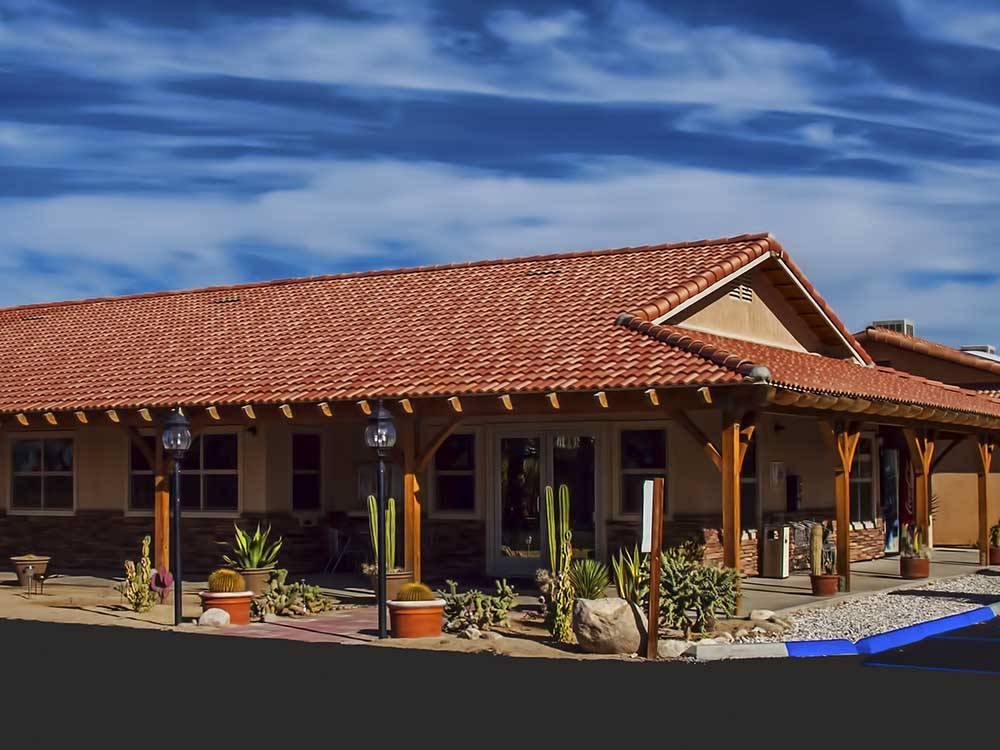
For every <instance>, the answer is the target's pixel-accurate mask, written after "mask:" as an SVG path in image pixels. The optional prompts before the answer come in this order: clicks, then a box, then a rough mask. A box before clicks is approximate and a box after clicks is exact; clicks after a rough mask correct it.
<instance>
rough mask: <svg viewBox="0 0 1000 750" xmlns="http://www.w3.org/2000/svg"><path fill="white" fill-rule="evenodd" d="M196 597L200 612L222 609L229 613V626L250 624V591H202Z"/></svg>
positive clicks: (251, 597) (251, 594)
mask: <svg viewBox="0 0 1000 750" xmlns="http://www.w3.org/2000/svg"><path fill="white" fill-rule="evenodd" d="M198 595H199V596H200V597H201V611H202V612H204V611H205V610H206V609H223V610H225V611H226V612H228V613H229V624H230V625H248V624H250V602H251V600H252V599H253V592H252V591H234V592H225V593H214V592H212V591H202V592H200V593H199V594H198Z"/></svg>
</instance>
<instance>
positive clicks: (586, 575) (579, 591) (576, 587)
mask: <svg viewBox="0 0 1000 750" xmlns="http://www.w3.org/2000/svg"><path fill="white" fill-rule="evenodd" d="M569 580H570V583H572V584H573V593H574V594H576V598H577V599H600V598H602V597H603V596H604V589H605V588H607V585H608V583H610V581H611V576H610V575H609V574H608V566H607V565H605V564H604V563H602V562H601V561H600V560H592V559H586V560H574V561H573V564H572V565H571V566H570V569H569Z"/></svg>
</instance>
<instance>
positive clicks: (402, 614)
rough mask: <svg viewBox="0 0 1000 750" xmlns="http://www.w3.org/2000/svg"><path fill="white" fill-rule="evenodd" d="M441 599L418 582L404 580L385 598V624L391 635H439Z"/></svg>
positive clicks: (395, 636)
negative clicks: (386, 621) (387, 619)
mask: <svg viewBox="0 0 1000 750" xmlns="http://www.w3.org/2000/svg"><path fill="white" fill-rule="evenodd" d="M444 605H445V601H444V599H439V598H437V596H435V595H434V592H433V591H431V590H430V588H429V587H428V586H425V585H424V584H422V583H407V584H404V585H403V586H401V587H400V589H399V591H398V592H397V593H396V596H395V597H394V598H393V599H390V600H389V627H390V629H391V632H392V637H393V638H433V637H434V636H437V635H441V626H442V624H443V622H444Z"/></svg>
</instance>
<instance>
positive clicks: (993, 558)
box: [990, 547, 1000, 565]
mask: <svg viewBox="0 0 1000 750" xmlns="http://www.w3.org/2000/svg"><path fill="white" fill-rule="evenodd" d="M990 565H1000V547H990Z"/></svg>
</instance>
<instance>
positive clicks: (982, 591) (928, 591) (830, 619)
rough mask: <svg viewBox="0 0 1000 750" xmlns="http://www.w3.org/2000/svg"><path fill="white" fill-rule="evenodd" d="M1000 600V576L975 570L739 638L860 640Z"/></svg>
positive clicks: (807, 612) (797, 616)
mask: <svg viewBox="0 0 1000 750" xmlns="http://www.w3.org/2000/svg"><path fill="white" fill-rule="evenodd" d="M996 601H1000V575H997V574H993V573H988V572H986V573H974V574H971V575H967V576H961V577H959V578H951V579H944V580H938V581H932V582H930V583H926V584H923V585H921V586H913V587H907V588H904V589H894V590H891V591H881V592H878V593H873V594H869V595H866V596H860V597H857V598H854V599H848V600H845V601H843V602H841V603H839V604H834V605H832V606H829V607H815V608H810V609H802V610H798V611H796V612H793V613H791V615H790V616H789V620H790V621H791V629H790V630H789V631H788V632H787V633H778V632H770V631H768V632H758V631H757V630H756V629H753V630H751V631H750V632H749V633H747V634H746V635H743V636H738V637H737V640H738V641H740V642H743V643H765V642H771V641H817V640H832V639H846V640H849V641H854V642H856V641H859V640H861V639H862V638H866V637H868V636H872V635H877V634H879V633H885V632H888V631H890V630H896V629H898V628H903V627H906V626H908V625H915V624H917V623H921V622H926V621H928V620H934V619H937V618H940V617H945V616H947V615H953V614H958V613H960V612H967V611H970V610H973V609H977V608H979V607H983V606H985V605H988V604H991V603H993V602H996Z"/></svg>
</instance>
